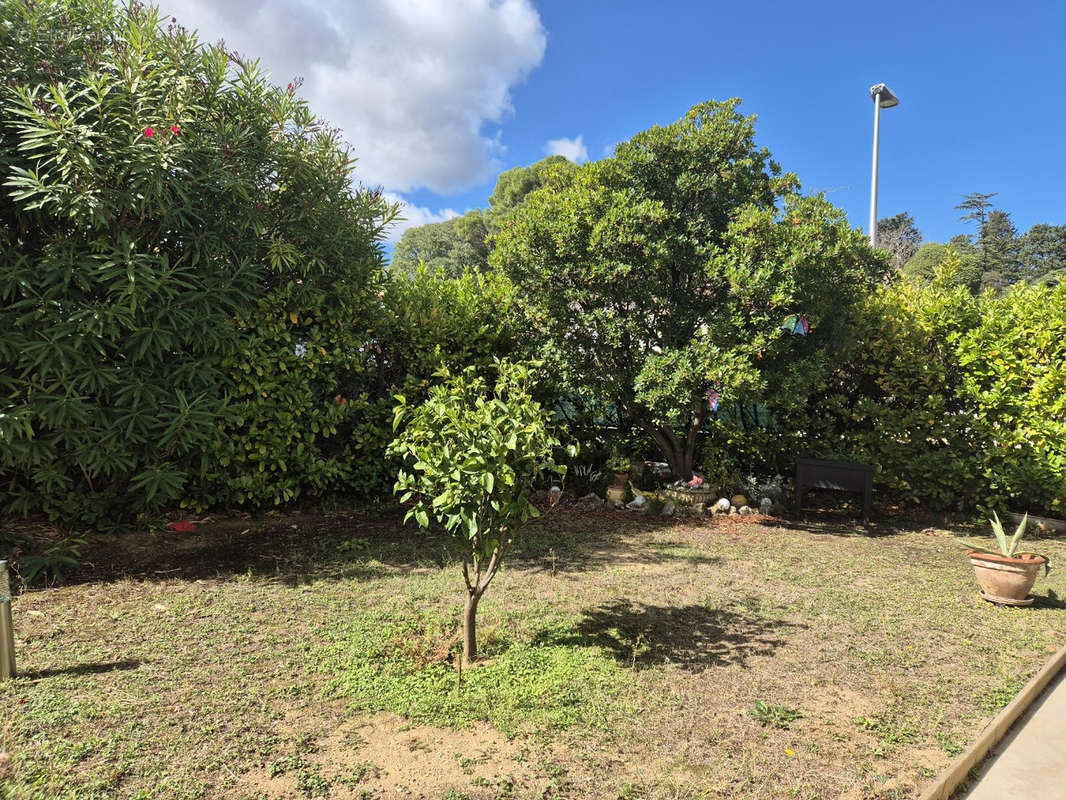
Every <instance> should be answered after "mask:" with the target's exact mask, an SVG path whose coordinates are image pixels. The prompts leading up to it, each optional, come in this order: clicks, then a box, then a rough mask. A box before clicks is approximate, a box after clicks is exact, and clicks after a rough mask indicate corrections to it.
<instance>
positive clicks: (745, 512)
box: [737, 506, 755, 516]
mask: <svg viewBox="0 0 1066 800" xmlns="http://www.w3.org/2000/svg"><path fill="white" fill-rule="evenodd" d="M737 513H738V514H743V515H744V516H748V515H749V514H754V513H755V512H754V511H752V510H751V506H741V507H740V509H739V510H738V511H737Z"/></svg>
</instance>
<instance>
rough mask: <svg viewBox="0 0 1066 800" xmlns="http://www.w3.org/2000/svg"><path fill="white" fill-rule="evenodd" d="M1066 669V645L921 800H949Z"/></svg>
mask: <svg viewBox="0 0 1066 800" xmlns="http://www.w3.org/2000/svg"><path fill="white" fill-rule="evenodd" d="M1063 667H1066V645H1064V646H1063V647H1061V648H1060V649H1059V650H1058V652H1056V653H1055V654H1054V655H1052V656H1051V658H1050V659H1048V661H1047V663H1046V664H1044V666H1043V667H1042V668H1041V670H1040V671H1039V672H1038V673H1036V675H1034V676H1033V677H1032V680H1030V681H1029V683H1027V684H1025V686H1024V687H1022V690H1021V691H1020V692H1018V694H1017V696H1016V697H1015V698H1014V699H1013V700H1011V701H1010V703H1008V704H1007V705H1006V707H1005V708H1004V709H1003V710H1002V711H1000V712H999V714H997V715H996V717H995V719H993V720H992V721H991V722H990V723H989V724H988V725H987V726H986V727H985V729H984V730H983V731H982V732H981V735H980V736H979V737H977V741H976V742H974V743H973V744H972V745H970V748H969V749H968V750H967V751H966V752H965V753H963V754H962V755H960V756H959V757H958V758H957V759H955V761H954V762H953V763H952V765H951V766H950V767H949V768H948V770H947V771H946V772H944V774H942V775H941V776H940V777H939V778H937V780H936V782H935V783H934V784H933V785H932V786H930V787H929V788H928V789H927V790H926V791H925V794H923V795H922V797H921V800H948V798H950V797H951V794H952V792H954V791H955V790H956V789H957V788H958V787H959V784H960V783H962V782H963V780H965V778H966V776H967V775H968V774H969V773H970V770H971V769H973V768H974V767H976V766H977V765H978V764H980V763H981V761H982V760H983V759H984V757H985V756H986V755H988V751H989V750H991V749H992V748H993V747H995V746H996V745H997V744H998V743H999V741H1000V740H1001V739H1002V738H1003V737H1004V736H1006V735H1007V731H1009V730H1010V727H1011V725H1013V724H1014V723H1015V722H1017V720H1018V718H1019V717H1020V716H1021V715H1022V714H1024V713H1025V712H1026V711H1027V710H1028V708H1029V706H1031V705H1032V704H1033V703H1034V702H1035V701H1036V699H1037V698H1038V697H1040V694H1041V693H1042V692H1043V691H1044V689H1046V688H1047V685H1048V684H1049V683H1051V680H1052V678H1054V677H1055V676H1056V675H1058V674H1059V671H1060V670H1062V669H1063Z"/></svg>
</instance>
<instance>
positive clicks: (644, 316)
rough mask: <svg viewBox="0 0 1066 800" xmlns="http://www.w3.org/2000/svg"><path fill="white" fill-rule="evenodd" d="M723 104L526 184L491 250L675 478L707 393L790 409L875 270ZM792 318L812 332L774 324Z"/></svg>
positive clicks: (562, 359) (572, 363)
mask: <svg viewBox="0 0 1066 800" xmlns="http://www.w3.org/2000/svg"><path fill="white" fill-rule="evenodd" d="M738 105H739V101H738V100H730V101H728V102H708V103H704V104H702V105H699V106H696V107H695V108H693V109H692V110H691V111H690V112H689V113H688V114H686V115H685V117H684V118H682V119H681V120H679V121H678V122H675V123H673V124H671V125H667V126H662V127H654V128H651V129H650V130H647V131H644V132H643V133H640V134H637V135H636V136H635V137H633V139H631V140H630V141H628V142H625V143H623V144H621V145H619V146H618V147H617V148H616V151H615V156H614V157H613V158H609V159H606V160H604V161H599V162H596V163H593V164H588V165H585V166H584V167H582V168H581V169H580V170H579V171H578V172H576V173H575V174H574V175H573V177H572V180H570V181H568V182H567V183H565V184H563V185H560V186H552V187H549V188H545V189H542V190H538V191H534V192H532V193H531V194H530V195H529V196H528V197H527V198H526V201H525V202H524V203H523V204H522V205H520V206H519V207H518V208H516V209H515V211H514V212H513V213H512V214H511V215H510V216H509V217H508V218H507V219H506V220H505V221H503V222H502V223H501V230H500V233H498V234H497V236H496V247H495V249H494V250H493V253H492V255H491V257H490V263H491V264H494V265H496V266H499V267H501V268H503V269H505V270H506V271H507V272H508V274H509V275H510V276H511V278H512V279H513V280H514V282H515V284H516V287H517V290H518V292H519V294H520V295H521V296H522V298H523V299H524V301H525V303H526V304H527V305H528V307H529V309H530V330H531V332H532V333H534V334H535V335H537V336H539V337H540V338H541V340H542V341H543V342H544V344H545V357H546V359H547V360H548V362H549V363H551V364H552V365H553V366H554V367H555V369H556V370H557V371H558V372H559V373H560V374H561V376H562V378H563V381H564V383H565V385H568V386H570V387H572V388H573V389H574V391H577V392H580V393H582V394H583V395H584V396H585V397H589V398H592V399H594V400H595V401H598V402H599V403H601V404H602V405H604V406H606V405H608V404H612V405H614V406H615V407H616V408H617V409H618V410H619V411H620V413H621V415H622V416H623V418H625V419H627V420H629V421H631V422H633V423H635V424H636V425H638V426H639V427H640V428H642V429H643V430H644V431H645V432H646V433H647V435H648V436H649V437H650V438H651V439H652V440H653V441H654V443H655V444H656V445H657V447H658V448H659V449H660V450H661V452H662V454H663V456H664V458H665V459H666V460H667V461H668V462H669V464H670V466H671V468H672V470H673V472H674V473H675V475H677V476H679V477H684V478H687V477H688V476H689V475H691V472H692V466H693V459H694V454H695V452H696V448H697V442H698V439H699V434H700V431H701V429H702V427H703V425H704V423H705V422H706V421H707V419H708V417H709V416H710V415H711V414H712V413H713V412H712V410H711V405H712V403H709V400H708V397H709V393H711V392H717V393H718V394H719V395H721V396H722V397H723V398H724V400H725V401H726V402H728V400H729V399H730V398H734V399H735V398H736V397H739V396H742V395H743V396H745V397H747V398H749V399H757V398H760V397H763V398H769V397H771V396H773V397H774V398H775V399H777V400H778V401H780V402H783V403H790V402H795V401H799V402H802V399H805V397H806V394H807V392H808V390H809V389H810V387H811V385H813V382H815V381H817V380H818V378H819V376H820V375H822V374H824V371H825V366H826V362H825V355H826V353H827V352H828V351H829V350H830V349H831V348H833V347H834V346H835V345H836V344H837V343H838V342H839V341H840V338H841V335H842V333H843V331H844V330H845V329H846V325H847V321H848V310H849V309H850V308H851V307H852V305H853V303H854V301H855V300H856V299H857V298H858V297H860V296H861V295H862V293H863V291H864V287H865V286H866V285H868V284H869V282H870V281H871V279H873V278H874V277H878V278H879V277H880V275H881V274H882V273H883V271H884V270H885V269H886V268H887V264H886V262H885V260H884V257H883V256H881V255H878V254H877V253H875V252H873V251H871V250H870V249H869V247H868V246H867V245H865V244H864V240H863V237H862V235H861V234H860V233H858V232H857V231H855V230H853V229H852V228H851V227H850V226H849V225H848V224H847V222H846V221H845V219H844V217H843V215H842V214H841V213H840V212H839V211H837V210H836V209H834V208H833V207H832V206H831V205H829V204H828V203H827V202H826V201H825V200H824V199H823V198H821V197H800V196H798V195H797V194H795V189H796V187H797V181H796V179H795V177H794V176H793V175H790V174H784V175H782V174H781V171H780V168H779V167H778V166H777V164H775V163H773V161H772V160H771V158H770V154H769V152H768V151H767V150H765V149H760V148H758V147H756V145H755V142H754V135H755V131H754V118H753V117H745V116H742V115H741V114H740V113H739V112H738V111H737V106H738ZM798 316H803V317H805V318H806V319H807V320H808V321H809V322H810V323H811V324H812V325H813V329H812V330H811V332H810V335H808V336H796V335H793V334H792V333H788V332H785V331H784V330H783V329H782V324H783V323H785V322H786V321H788V318H789V317H793V318H794V319H793V321H795V317H798ZM710 396H711V399H712V400H713V397H714V396H713V395H710Z"/></svg>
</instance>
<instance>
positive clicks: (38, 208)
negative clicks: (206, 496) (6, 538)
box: [0, 0, 393, 524]
mask: <svg viewBox="0 0 1066 800" xmlns="http://www.w3.org/2000/svg"><path fill="white" fill-rule="evenodd" d="M0 20H2V21H3V22H2V24H0V71H2V72H3V75H4V80H3V82H2V84H0V183H2V190H0V330H2V331H3V335H2V336H0V507H2V508H3V510H5V511H8V512H13V513H20V514H21V513H28V512H31V511H36V510H44V511H46V512H48V513H50V514H52V515H53V516H55V517H57V518H62V519H65V520H72V521H73V520H79V521H86V522H90V523H96V524H108V523H112V522H114V521H115V520H116V519H117V518H120V517H121V516H122V515H123V514H125V513H127V512H130V511H139V510H146V509H151V508H153V507H156V506H158V505H160V504H162V503H165V502H168V501H172V500H174V499H176V498H178V497H179V496H181V495H182V494H183V493H184V492H185V491H186V489H187V488H188V486H189V484H190V483H192V482H195V481H196V480H198V478H199V477H202V476H203V475H204V473H205V472H206V471H208V470H209V469H210V464H209V463H208V462H209V461H210V460H211V458H212V454H213V453H214V452H215V448H216V445H217V440H218V437H219V425H220V422H222V421H223V420H225V419H226V418H227V412H226V409H227V393H228V391H229V389H231V388H232V387H233V385H234V383H239V382H240V377H239V376H238V377H236V379H235V377H234V376H233V375H232V373H231V372H230V371H229V370H230V368H229V367H228V366H227V363H233V362H234V359H235V361H236V362H243V365H244V370H245V371H252V372H257V373H258V375H260V376H261V375H262V374H263V370H264V369H265V368H268V367H270V366H271V365H265V364H263V363H262V362H254V363H251V364H249V363H248V361H247V360H246V359H242V358H241V353H242V352H243V351H244V350H246V349H247V345H248V341H247V338H246V337H245V336H244V334H243V333H242V331H241V330H240V327H241V326H239V325H235V324H233V321H234V319H235V318H236V317H238V316H241V315H242V314H245V313H246V312H250V311H253V310H254V309H256V308H258V306H259V302H260V300H261V299H262V298H264V297H266V296H273V295H275V294H282V295H284V296H285V297H286V298H287V300H288V302H290V303H292V304H294V305H299V304H303V305H306V304H308V303H309V302H311V301H312V300H314V298H315V297H316V296H318V295H319V294H320V293H321V292H322V291H324V287H326V288H328V290H329V291H330V292H334V293H336V292H344V293H346V294H347V296H348V298H349V299H351V298H352V297H353V296H355V295H358V296H360V297H362V296H364V295H366V294H367V293H368V290H369V292H370V293H374V292H376V290H375V284H376V283H377V282H378V281H379V278H378V276H379V275H380V273H381V260H382V251H381V245H380V243H379V238H380V235H381V231H382V225H383V224H384V223H385V222H387V219H388V216H389V215H390V214H391V213H393V212H392V210H391V209H389V207H388V206H387V205H386V204H385V203H384V202H383V201H382V199H381V197H380V195H378V194H375V193H373V192H367V191H363V190H361V189H353V188H352V164H353V159H352V155H351V153H350V152H349V150H348V148H347V147H346V146H344V145H342V143H341V140H340V138H339V136H338V134H337V132H335V131H333V130H331V129H330V128H328V127H327V126H325V125H324V124H322V123H321V122H320V121H319V120H317V119H316V118H315V117H314V115H313V114H312V113H311V112H310V111H309V109H308V108H307V106H306V105H305V104H304V103H303V102H302V101H300V100H299V98H298V96H297V95H296V92H295V87H293V86H291V85H290V86H289V87H286V88H279V87H276V86H273V85H271V84H270V83H269V82H267V81H265V80H264V79H263V77H262V76H261V75H260V72H259V69H258V67H257V65H256V64H255V63H248V62H244V61H241V60H239V59H237V58H236V57H235V56H233V55H231V54H230V53H228V52H227V51H226V50H225V48H223V47H221V46H207V47H204V46H202V45H201V43H200V42H199V41H198V40H197V38H196V36H195V34H192V33H190V32H188V31H185V30H184V29H182V28H180V27H178V26H174V25H169V26H166V25H165V23H164V21H163V20H162V18H161V16H160V14H159V12H158V11H157V10H156V9H153V8H149V7H145V6H142V5H140V4H138V3H131V4H129V5H128V6H126V7H123V8H119V7H117V6H115V5H113V4H112V3H111V2H109V0H67V1H66V2H63V1H61V0H40V1H38V2H31V1H30V0H0ZM353 293H354V295H353ZM370 296H371V297H376V294H371V295H370ZM368 302H369V301H368ZM354 305H358V306H360V307H366V306H367V305H368V303H362V302H361V301H360V302H358V303H354ZM292 307H293V306H292V305H289V306H283V307H282V308H279V309H277V313H278V315H279V316H283V317H284V318H288V317H289V315H290V312H289V308H292ZM293 317H294V320H293V321H294V322H295V314H293ZM286 346H287V347H290V348H291V347H293V346H294V345H293V344H292V343H291V342H289V343H287V345H286ZM238 389H239V387H238ZM270 390H271V387H270V386H264V387H262V392H263V394H262V396H263V397H266V396H267V395H268V394H269V392H270Z"/></svg>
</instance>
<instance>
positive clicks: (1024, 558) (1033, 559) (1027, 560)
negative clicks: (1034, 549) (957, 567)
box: [966, 550, 1047, 566]
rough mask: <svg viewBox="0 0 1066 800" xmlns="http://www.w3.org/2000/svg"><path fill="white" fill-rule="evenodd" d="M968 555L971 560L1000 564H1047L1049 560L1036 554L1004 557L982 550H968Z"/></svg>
mask: <svg viewBox="0 0 1066 800" xmlns="http://www.w3.org/2000/svg"><path fill="white" fill-rule="evenodd" d="M966 555H968V556H969V557H970V558H976V559H978V560H981V561H995V562H998V563H1000V564H1024V565H1030V564H1036V565H1038V566H1039V565H1040V564H1046V563H1047V558H1046V557H1045V556H1041V555H1037V554H1036V553H1019V554H1018V555H1016V556H1013V557H1011V556H1004V555H1000V554H999V553H982V552H981V551H980V550H967V551H966Z"/></svg>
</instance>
